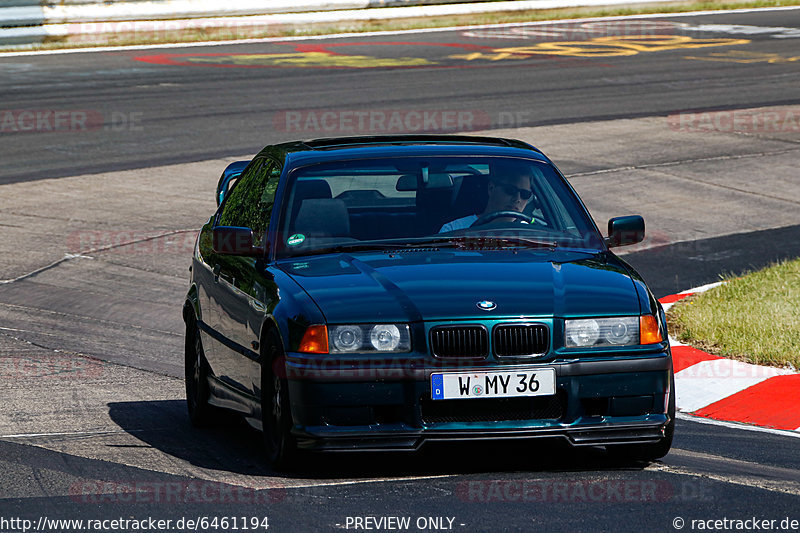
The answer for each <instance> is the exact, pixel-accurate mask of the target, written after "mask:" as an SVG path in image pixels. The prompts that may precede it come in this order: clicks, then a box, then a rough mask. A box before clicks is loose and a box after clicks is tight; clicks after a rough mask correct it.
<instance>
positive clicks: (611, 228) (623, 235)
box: [606, 215, 644, 247]
mask: <svg viewBox="0 0 800 533" xmlns="http://www.w3.org/2000/svg"><path fill="white" fill-rule="evenodd" d="M643 240H644V219H643V218H642V217H641V216H639V215H629V216H626V217H615V218H612V219H611V220H609V221H608V237H607V238H606V244H607V245H608V246H609V247H612V246H626V245H628V244H636V243H638V242H642V241H643Z"/></svg>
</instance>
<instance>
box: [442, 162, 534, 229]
mask: <svg viewBox="0 0 800 533" xmlns="http://www.w3.org/2000/svg"><path fill="white" fill-rule="evenodd" d="M531 182H532V176H531V173H530V170H529V169H522V168H517V169H514V170H513V171H512V172H509V173H503V174H499V175H497V174H495V175H493V176H492V177H491V178H490V179H489V187H488V196H489V199H488V201H487V202H486V208H485V209H484V210H483V212H482V213H480V214H476V215H467V216H465V217H462V218H457V219H456V220H453V221H450V222H448V223H446V224H445V225H443V226H442V227H441V229H440V230H439V233H444V232H447V231H454V230H457V229H465V228H468V227H470V226H471V225H472V224H473V223H474V222H475V221H476V220H478V218H480V217H482V216H483V215H488V214H489V213H495V212H497V211H516V212H518V213H522V210H523V209H525V206H526V205H527V204H528V202H529V201H530V199H531V197H532V196H533V191H532V190H531ZM498 220H508V221H511V220H513V218H511V217H501V218H499V219H498Z"/></svg>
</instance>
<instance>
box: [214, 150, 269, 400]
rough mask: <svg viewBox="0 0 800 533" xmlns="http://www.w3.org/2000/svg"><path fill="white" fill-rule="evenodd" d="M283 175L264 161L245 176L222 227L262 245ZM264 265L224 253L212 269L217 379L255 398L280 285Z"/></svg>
mask: <svg viewBox="0 0 800 533" xmlns="http://www.w3.org/2000/svg"><path fill="white" fill-rule="evenodd" d="M280 171H281V167H280V165H279V164H278V163H277V162H276V161H275V160H273V159H271V158H263V159H262V160H260V161H259V162H258V164H257V165H256V166H255V167H254V169H253V173H252V175H251V176H245V177H243V179H242V182H241V183H239V184H238V185H237V186H236V187H235V188H234V189H233V191H232V192H231V193H230V198H229V199H228V201H227V202H226V204H228V205H226V206H225V207H223V209H222V211H221V213H220V217H219V219H218V221H217V225H219V226H239V227H247V228H251V229H252V230H253V235H254V238H255V241H256V242H260V243H261V244H262V245H263V244H264V239H265V235H266V231H267V225H268V223H269V218H270V215H271V213H272V206H273V203H274V201H275V190H276V189H277V186H278V181H279V178H280ZM264 266H265V262H264V258H263V257H243V256H235V255H220V254H216V257H215V263H214V266H213V269H214V270H216V271H217V272H218V280H217V290H216V296H217V297H216V306H217V312H218V315H217V316H218V326H217V327H218V331H219V332H220V333H221V338H220V342H219V343H218V345H217V348H218V349H219V358H218V359H219V361H218V363H219V365H220V368H221V369H224V372H225V375H224V377H223V376H219V375H218V377H219V378H220V379H221V380H222V381H224V382H225V383H226V384H228V385H230V386H232V387H234V388H235V389H237V390H238V391H239V392H243V393H245V394H250V395H253V396H255V394H256V391H255V390H254V383H253V381H254V380H253V376H256V375H259V373H260V366H259V365H260V362H259V346H258V339H259V334H260V329H261V323H262V322H263V320H264V316H265V314H266V313H267V310H268V309H271V307H272V305H271V304H272V302H273V300H274V298H275V296H276V288H275V284H274V283H273V282H272V280H271V278H270V277H269V275H268V274H266V272H265V268H264Z"/></svg>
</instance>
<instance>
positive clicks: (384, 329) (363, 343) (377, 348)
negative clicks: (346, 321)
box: [328, 324, 411, 353]
mask: <svg viewBox="0 0 800 533" xmlns="http://www.w3.org/2000/svg"><path fill="white" fill-rule="evenodd" d="M328 345H329V346H330V353H348V352H381V353H392V352H394V353H399V352H409V351H411V335H410V334H409V329H408V324H358V325H345V326H329V327H328Z"/></svg>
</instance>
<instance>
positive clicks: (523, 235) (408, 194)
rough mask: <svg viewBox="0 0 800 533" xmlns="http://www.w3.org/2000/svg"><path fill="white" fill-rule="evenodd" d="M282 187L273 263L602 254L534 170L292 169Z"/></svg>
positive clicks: (496, 164) (463, 160)
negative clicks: (453, 250)
mask: <svg viewBox="0 0 800 533" xmlns="http://www.w3.org/2000/svg"><path fill="white" fill-rule="evenodd" d="M288 187H289V188H288V192H287V194H285V195H284V198H285V199H286V200H285V204H284V208H283V210H282V215H281V221H280V225H279V228H278V255H279V257H288V256H297V255H308V254H315V253H327V252H331V251H337V250H348V249H349V250H366V249H371V248H374V249H384V250H385V249H392V248H406V247H412V246H436V247H443V246H473V247H474V246H491V247H499V248H504V247H517V248H518V247H537V248H540V247H544V248H554V247H570V248H581V249H590V250H598V249H601V248H602V237H601V236H600V235H599V234H598V232H597V229H596V228H595V226H594V224H593V223H592V221H591V219H590V218H589V216H588V215H587V213H586V212H585V210H584V209H583V207H582V206H581V204H580V203H579V202H578V200H577V198H576V197H575V195H574V193H573V192H572V190H571V189H570V188H569V187H568V185H567V184H566V183H565V182H564V180H563V178H562V177H561V176H559V174H558V173H557V172H556V170H555V169H554V168H553V167H552V166H551V165H549V164H547V163H543V162H539V161H534V160H528V159H515V158H500V157H403V158H385V159H361V160H352V161H337V162H329V163H320V164H314V165H309V166H304V167H300V168H297V169H295V170H294V171H292V172H291V173H290V175H289V183H288Z"/></svg>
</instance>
